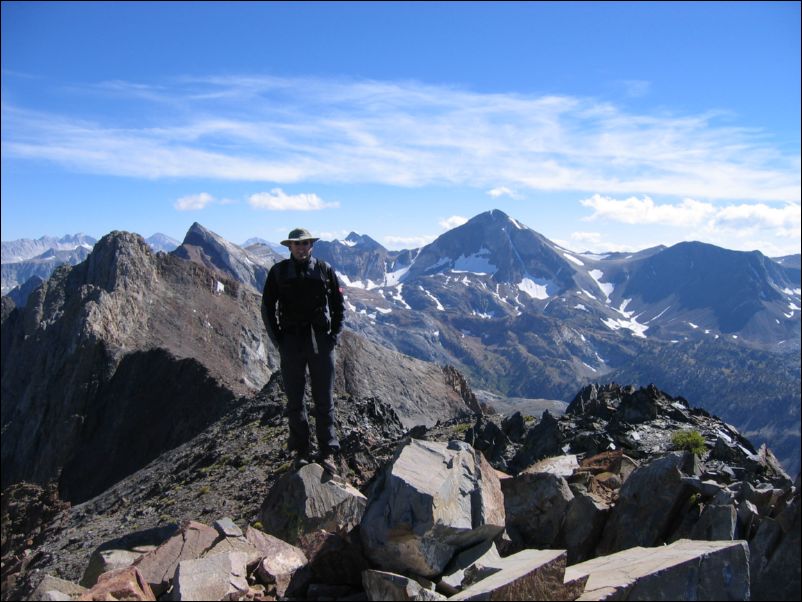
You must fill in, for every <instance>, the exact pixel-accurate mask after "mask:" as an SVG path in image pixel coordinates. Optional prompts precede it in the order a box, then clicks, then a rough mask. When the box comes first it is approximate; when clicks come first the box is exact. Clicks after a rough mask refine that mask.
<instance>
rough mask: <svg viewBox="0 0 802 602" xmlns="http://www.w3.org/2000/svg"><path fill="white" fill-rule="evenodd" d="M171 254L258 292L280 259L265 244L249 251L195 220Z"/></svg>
mask: <svg viewBox="0 0 802 602" xmlns="http://www.w3.org/2000/svg"><path fill="white" fill-rule="evenodd" d="M172 253H173V255H175V256H176V257H180V258H182V259H187V260H189V261H193V262H195V263H198V264H199V265H202V266H204V267H206V268H209V269H210V270H212V271H214V272H216V273H219V274H221V275H222V276H221V277H225V278H229V279H233V280H236V281H239V282H242V283H243V284H245V285H247V286H248V287H250V288H251V289H252V290H254V291H255V292H259V293H261V292H262V289H264V286H265V281H266V280H267V274H268V272H269V271H270V268H271V266H272V265H273V264H274V263H276V262H278V261H280V260H281V259H282V257H280V256H279V255H278V254H277V253H274V252H273V251H272V250H271V249H270V248H268V247H264V248H260V249H259V252H258V253H251V252H249V251H247V250H246V249H243V248H242V247H239V246H237V245H235V244H233V243H230V242H228V241H227V240H225V239H224V238H223V237H221V236H219V235H218V234H215V233H214V232H212V231H211V230H207V229H206V228H204V227H203V226H201V225H200V224H199V223H197V222H195V223H194V224H192V226H191V227H190V229H189V230H188V231H187V234H186V236H185V237H184V242H183V243H181V245H180V246H179V247H178V248H177V249H175V250H174V251H173V252H172Z"/></svg>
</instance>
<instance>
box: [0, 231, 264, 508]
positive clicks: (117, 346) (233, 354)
mask: <svg viewBox="0 0 802 602" xmlns="http://www.w3.org/2000/svg"><path fill="white" fill-rule="evenodd" d="M217 283H219V284H220V285H221V286H218V284H217ZM266 341H267V337H266V335H265V334H264V327H263V325H262V324H261V319H260V317H259V297H258V295H256V294H250V293H248V292H246V291H244V290H242V289H241V287H240V285H239V284H237V283H235V282H231V281H226V282H225V283H223V282H221V281H220V280H219V279H216V278H215V276H214V275H213V274H212V273H210V272H209V271H207V270H203V269H201V268H198V267H197V266H195V265H193V264H191V263H187V262H184V261H181V260H179V259H176V258H174V257H171V256H169V255H164V254H159V255H153V253H152V252H151V251H150V248H149V247H148V245H147V244H146V243H145V242H144V240H142V239H141V238H140V237H139V236H137V235H134V234H128V233H123V232H113V233H111V234H109V235H108V236H106V237H104V238H103V239H102V240H101V241H100V242H98V243H97V244H96V245H95V248H94V250H93V252H92V254H91V255H90V256H89V258H88V259H87V260H86V261H85V262H84V263H82V264H80V265H78V266H75V267H72V268H70V267H62V268H59V269H58V270H56V271H55V272H54V274H53V276H52V277H51V278H50V280H48V281H47V282H46V283H44V284H43V285H42V286H41V287H39V288H38V289H37V290H36V291H34V293H33V294H32V296H31V299H30V303H29V304H28V306H27V307H26V308H24V309H19V308H18V309H17V310H15V311H14V312H12V313H11V314H10V316H8V317H7V319H6V320H5V321H4V323H3V357H2V399H3V404H2V423H3V425H4V434H3V438H2V462H3V476H2V483H3V486H4V487H5V486H6V485H8V484H10V483H13V482H15V481H19V480H28V481H33V482H40V483H44V482H47V481H48V480H51V479H54V478H56V477H57V476H58V475H59V474H61V483H60V489H61V493H62V496H63V497H66V498H67V499H70V500H71V501H82V500H85V499H87V498H89V497H92V496H93V495H96V494H97V493H99V492H100V491H102V490H103V489H105V488H106V487H108V486H109V485H110V484H112V483H113V482H115V481H116V480H118V479H120V478H122V477H123V476H125V475H127V474H130V473H131V472H133V471H135V470H136V469H138V468H140V467H142V466H144V465H145V464H147V462H149V461H151V460H153V459H154V458H156V457H157V456H158V455H159V454H160V453H162V452H163V451H165V450H166V449H170V448H172V447H175V446H176V445H178V444H180V443H182V442H184V441H186V440H188V439H189V438H191V437H192V436H193V435H195V434H196V433H197V432H199V431H200V430H201V429H203V428H204V427H206V426H207V425H208V424H210V422H212V421H214V420H215V419H216V418H218V417H219V416H221V415H222V414H223V413H225V412H226V410H227V408H229V407H230V404H231V403H232V402H233V399H234V397H235V395H236V394H240V393H246V392H248V391H249V390H252V389H251V388H256V387H261V386H262V385H264V384H265V383H266V382H267V380H268V377H269V375H270V372H271V368H273V369H275V368H277V367H278V360H277V357H276V356H275V355H272V354H268V350H267V346H266ZM150 412H155V414H154V415H158V416H159V419H158V420H153V419H150V418H147V416H148V415H149V413H150ZM120 440H124V441H125V442H126V445H125V446H119V445H117V444H116V443H117V442H119V441H120ZM110 443H114V445H110ZM115 449H116V450H118V454H117V456H116V457H114V456H112V457H109V454H110V453H112V454H113V450H115ZM62 471H63V472H62Z"/></svg>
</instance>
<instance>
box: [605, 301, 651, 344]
mask: <svg viewBox="0 0 802 602" xmlns="http://www.w3.org/2000/svg"><path fill="white" fill-rule="evenodd" d="M631 301H632V299H624V301H623V302H622V303H621V306H620V307H619V308H618V309H616V310H615V311H617V312H618V313H619V314H621V316H622V317H621V318H617V319H616V318H603V319H602V322H603V323H604V325H605V326H607V328H609V329H610V330H620V329H622V328H624V329H626V330H631V331H632V334H633V335H634V336H636V337H641V338H644V339H645V338H646V335H645V334H644V333H645V332H646V331H647V330H648V329H649V326H648V325H647V324H641V323H640V322H638V318H639V317H640V314H638V315H637V316H636V315H635V312H634V311H626V308H627V305H629V304H630V302H631ZM613 309H615V308H613Z"/></svg>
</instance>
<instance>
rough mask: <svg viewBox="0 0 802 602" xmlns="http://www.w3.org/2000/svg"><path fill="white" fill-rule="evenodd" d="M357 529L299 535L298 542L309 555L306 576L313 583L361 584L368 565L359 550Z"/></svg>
mask: <svg viewBox="0 0 802 602" xmlns="http://www.w3.org/2000/svg"><path fill="white" fill-rule="evenodd" d="M358 531H359V529H358V528H357V529H354V530H353V531H351V532H350V533H346V534H343V535H340V534H339V533H329V532H328V531H323V530H320V531H315V532H314V533H307V534H305V535H302V536H301V539H300V541H299V542H298V545H299V546H300V547H301V549H302V550H303V551H304V554H306V557H307V558H309V564H308V565H307V568H308V573H309V579H311V580H312V581H313V582H316V583H327V584H330V585H348V586H354V587H359V586H360V585H361V584H362V571H364V570H366V569H369V568H370V563H369V562H368V560H367V559H366V558H365V556H364V554H363V550H362V542H361V540H360V537H359V534H358Z"/></svg>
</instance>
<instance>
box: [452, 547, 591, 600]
mask: <svg viewBox="0 0 802 602" xmlns="http://www.w3.org/2000/svg"><path fill="white" fill-rule="evenodd" d="M499 565H500V566H501V567H503V568H501V570H499V571H497V572H495V573H493V574H492V575H490V576H488V577H486V578H484V579H482V580H481V581H479V582H478V583H475V584H474V585H471V586H470V587H468V588H466V589H464V590H462V591H461V592H460V593H458V594H456V595H455V596H452V597H451V598H449V599H450V600H574V599H576V596H577V595H578V594H579V593H580V592H581V591H582V585H583V584H584V579H581V578H580V581H579V582H578V583H572V584H567V585H566V584H565V583H564V581H563V576H564V573H565V551H564V550H524V551H522V552H518V553H517V554H513V555H512V556H507V557H506V558H502V559H501V561H500V563H499Z"/></svg>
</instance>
